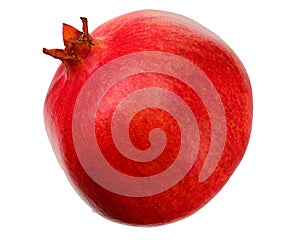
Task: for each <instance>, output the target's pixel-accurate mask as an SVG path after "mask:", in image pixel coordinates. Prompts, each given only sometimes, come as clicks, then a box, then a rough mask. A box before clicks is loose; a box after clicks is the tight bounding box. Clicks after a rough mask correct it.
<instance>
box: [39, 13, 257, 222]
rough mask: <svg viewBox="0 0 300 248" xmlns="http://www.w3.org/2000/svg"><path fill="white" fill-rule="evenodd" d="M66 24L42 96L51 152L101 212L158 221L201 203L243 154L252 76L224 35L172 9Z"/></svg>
mask: <svg viewBox="0 0 300 248" xmlns="http://www.w3.org/2000/svg"><path fill="white" fill-rule="evenodd" d="M81 20H82V22H83V31H79V30H77V29H76V28H74V27H72V26H70V25H67V24H63V41H64V45H65V48H64V49H51V50H48V49H43V52H44V53H46V54H48V55H51V56H52V57H54V58H57V59H60V60H61V61H62V64H61V65H60V66H59V68H58V70H57V72H56V74H55V75H54V78H53V80H52V83H51V85H50V88H49V91H48V93H47V97H46V100H45V106H44V118H45V126H46V131H47V134H48V137H49V140H50V142H51V144H52V147H53V150H54V153H55V154H56V157H57V159H58V161H59V163H60V164H61V166H62V168H63V170H64V172H65V174H66V176H67V178H68V179H69V181H70V182H71V184H72V185H73V187H74V188H75V189H76V191H77V192H78V194H79V195H80V196H81V197H82V198H83V199H84V200H85V201H86V202H87V203H88V204H89V205H90V206H91V207H92V208H93V209H94V210H95V211H96V212H98V213H99V214H101V215H103V216H104V217H106V218H108V219H111V220H114V221H117V222H120V223H125V224H130V225H138V226H142V225H161V224H166V223H170V222H174V221H177V220H180V219H182V218H184V217H186V216H189V215H191V214H192V213H194V212H196V211H197V210H199V209H200V208H201V207H203V206H204V205H205V204H206V203H207V202H209V201H210V200H211V199H212V198H213V197H214V196H215V195H216V194H217V193H218V192H219V191H220V189H221V188H222V187H223V186H224V184H225V183H226V182H227V181H228V179H229V178H230V176H231V175H232V174H233V172H234V170H235V169H236V167H237V166H238V164H239V163H240V161H241V159H242V157H243V155H244V153H245V151H246V148H247V144H248V141H249V137H250V131H251V123H252V93H251V85H250V81H249V78H248V75H247V73H246V70H245V69H244V67H243V65H242V63H241V61H240V60H239V59H238V57H237V56H236V55H235V53H234V52H233V51H232V50H231V49H230V48H229V46H228V45H227V44H226V43H225V42H224V41H223V40H221V39H220V38H219V37H218V36H217V35H215V34H214V33H212V32H211V31H209V30H208V29H206V28H205V27H203V26H202V25H200V24H198V23H196V22H195V21H193V20H191V19H189V18H187V17H184V16H181V15H178V14H175V13H170V12H165V11H158V10H141V11H136V12H132V13H128V14H125V15H122V16H119V17H116V18H114V19H112V20H110V21H108V22H106V23H104V24H102V25H101V26H99V27H98V28H96V30H95V31H93V32H92V33H91V34H90V33H89V31H88V24H87V19H86V18H81Z"/></svg>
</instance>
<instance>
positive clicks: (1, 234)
mask: <svg viewBox="0 0 300 248" xmlns="http://www.w3.org/2000/svg"><path fill="white" fill-rule="evenodd" d="M298 6H299V5H297V1H291V0H285V1H254V0H252V1H233V0H227V1H223V0H220V1H216V0H211V1H207V0H205V1H199V0H197V1H188V0H186V1H182V0H180V1H179V0H178V1H175V0H172V1H167V0H159V1H156V0H151V1H144V0H139V1H121V0H119V1H117V0H109V1H100V0H97V1H91V0H85V1H83V0H80V1H75V0H72V1H68V0H63V1H33V0H27V1H21V0H19V1H18V0H16V1H13V0H12V1H2V2H1V4H0V18H1V19H0V20H1V22H0V25H1V38H0V44H1V46H0V49H1V52H0V59H1V66H0V68H1V74H0V75H1V85H0V110H1V112H0V113H1V121H0V125H1V128H0V153H1V160H0V166H1V167H0V200H1V202H0V247H3V248H6V247H32V248H34V247H43V248H46V247H121V246H123V247H175V245H177V246H176V247H179V246H184V247H191V246H196V247H273V246H275V245H276V247H289V248H293V247H298V248H299V247H300V235H299V234H300V213H299V209H300V203H299V202H300V178H299V176H300V169H299V168H300V159H299V154H300V150H299V148H300V144H299V139H300V131H299V127H300V118H299V115H300V110H299V107H300V100H299V99H300V98H299V90H300V87H299V85H300V77H299V71H300V61H299V58H300V35H299V33H300V29H299V23H300V15H299V11H300V9H299V7H298ZM145 8H152V9H161V10H168V11H173V12H177V13H180V14H183V15H186V16H188V17H190V18H192V19H194V20H196V21H197V22H199V23H201V24H203V25H204V26H206V27H208V28H209V29H211V30H212V31H213V32H215V33H216V34H218V35H219V36H220V37H221V38H222V39H223V40H225V41H226V42H227V43H228V44H229V45H230V46H231V47H232V48H233V49H234V50H235V52H236V53H237V54H238V56H239V57H240V59H241V60H242V61H243V63H244V65H245V67H246V69H247V71H248V73H249V76H250V78H251V81H252V87H253V94H254V119H253V132H252V136H251V140H250V144H249V147H248V150H247V152H246V155H245V157H244V159H243V161H242V163H241V164H240V166H239V167H238V169H237V170H236V172H235V174H234V175H233V176H232V177H231V179H230V181H229V182H228V183H227V184H226V186H225V187H224V188H223V189H222V191H221V192H220V193H219V194H218V195H217V196H216V197H215V198H214V199H213V200H211V201H210V202H209V203H208V204H207V205H206V206H205V207H204V208H202V209H201V210H200V211H198V212H197V213H196V214H194V215H192V216H191V217H189V218H186V219H184V220H182V221H179V222H176V223H174V224H171V225H165V226H161V227H156V228H137V227H131V226H125V225H120V224H116V223H114V222H111V221H108V220H106V219H104V218H102V217H100V216H98V215H97V214H95V213H93V212H92V211H91V209H90V208H89V207H88V206H87V205H86V204H85V203H84V202H83V201H82V200H81V199H80V198H79V196H78V195H77V194H76V193H75V191H74V190H73V188H72V187H71V186H70V184H69V183H68V181H67V179H66V178H65V175H64V174H63V171H62V170H61V169H60V167H59V165H58V163H57V161H56V158H55V156H54V154H53V152H52V150H51V147H50V144H49V142H48V139H47V136H46V133H45V131H44V124H43V115H42V111H43V102H44V98H45V95H46V92H47V89H48V87H49V84H50V81H51V79H52V77H53V75H54V72H55V70H56V68H57V67H58V65H59V61H57V60H54V59H52V58H50V57H48V56H45V55H43V54H42V48H43V47H47V48H55V47H60V48H62V47H63V45H62V37H61V23H63V22H66V23H69V24H71V25H73V26H75V27H78V28H81V22H80V19H79V17H80V16H86V17H88V19H89V26H90V30H93V29H95V28H96V27H97V26H98V25H100V24H101V23H103V22H104V21H107V20H109V19H111V18H113V17H115V16H118V15H120V14H124V13H126V12H129V11H133V10H138V9H145Z"/></svg>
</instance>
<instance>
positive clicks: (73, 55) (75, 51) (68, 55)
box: [43, 17, 94, 69]
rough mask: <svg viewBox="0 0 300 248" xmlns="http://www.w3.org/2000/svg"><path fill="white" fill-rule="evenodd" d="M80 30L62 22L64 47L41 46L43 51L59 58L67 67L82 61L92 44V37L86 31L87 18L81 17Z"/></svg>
mask: <svg viewBox="0 0 300 248" xmlns="http://www.w3.org/2000/svg"><path fill="white" fill-rule="evenodd" d="M80 19H81V20H82V24H83V26H82V30H83V32H81V31H79V30H77V29H76V28H74V27H72V26H70V25H68V24H65V23H64V24H63V41H64V45H65V49H50V50H48V49H46V48H43V53H45V54H47V55H50V56H52V57H53V58H56V59H60V60H61V61H62V62H63V63H64V65H65V66H66V68H67V69H69V66H72V65H76V64H78V63H82V60H83V59H84V58H86V57H87V56H88V54H89V52H90V50H91V47H92V46H94V43H93V38H92V37H91V36H90V34H89V33H88V22H87V18H85V17H81V18H80Z"/></svg>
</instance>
